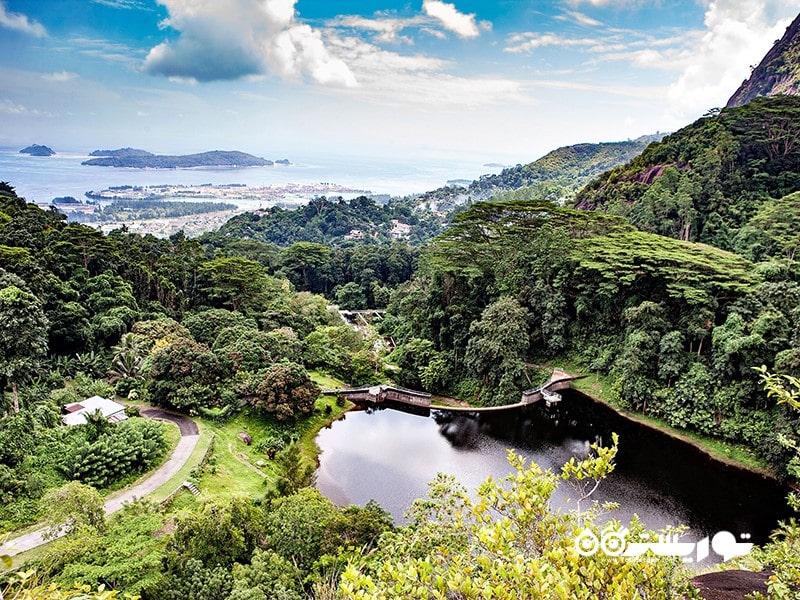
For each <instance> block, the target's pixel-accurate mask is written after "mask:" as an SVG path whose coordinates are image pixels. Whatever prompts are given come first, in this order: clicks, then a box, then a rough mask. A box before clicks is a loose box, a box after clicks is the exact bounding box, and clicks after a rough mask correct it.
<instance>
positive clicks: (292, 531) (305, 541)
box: [265, 487, 342, 575]
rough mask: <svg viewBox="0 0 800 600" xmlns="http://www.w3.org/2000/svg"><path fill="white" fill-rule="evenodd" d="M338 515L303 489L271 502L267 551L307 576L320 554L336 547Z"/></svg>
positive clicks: (316, 494) (330, 505)
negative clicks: (280, 557) (272, 551)
mask: <svg viewBox="0 0 800 600" xmlns="http://www.w3.org/2000/svg"><path fill="white" fill-rule="evenodd" d="M341 518H342V517H341V513H340V512H339V510H338V509H337V508H336V506H335V505H334V504H333V502H331V501H330V500H328V499H327V498H325V497H324V496H323V495H322V494H320V492H319V490H317V489H316V488H311V487H306V488H303V489H300V490H298V491H296V493H293V494H292V495H289V496H286V497H283V498H279V499H277V500H273V501H272V509H271V510H270V511H269V512H268V513H267V517H266V528H265V530H266V539H267V547H268V548H271V549H272V550H274V551H275V552H276V553H278V554H279V555H280V556H282V557H283V558H285V559H287V560H290V561H292V562H294V564H295V565H297V567H298V568H299V570H300V572H301V573H302V574H303V575H308V573H309V572H310V570H311V567H312V565H313V564H314V562H315V561H316V560H317V559H318V558H319V557H320V556H322V555H323V554H326V553H333V552H335V551H336V548H337V547H338V545H339V543H338V542H339V539H338V536H336V529H337V524H338V523H339V522H340V520H341Z"/></svg>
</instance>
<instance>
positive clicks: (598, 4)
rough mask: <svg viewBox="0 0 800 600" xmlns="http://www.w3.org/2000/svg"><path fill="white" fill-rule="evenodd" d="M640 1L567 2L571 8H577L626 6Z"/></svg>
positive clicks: (584, 0) (575, 0) (582, 0)
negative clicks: (587, 6)
mask: <svg viewBox="0 0 800 600" xmlns="http://www.w3.org/2000/svg"><path fill="white" fill-rule="evenodd" d="M641 1H642V0H567V2H568V3H569V4H572V5H573V6H579V5H581V4H589V5H591V6H597V7H601V6H614V5H616V6H624V5H626V4H634V3H639V2H641Z"/></svg>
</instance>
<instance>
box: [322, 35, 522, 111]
mask: <svg viewBox="0 0 800 600" xmlns="http://www.w3.org/2000/svg"><path fill="white" fill-rule="evenodd" d="M330 48H331V51H333V52H335V53H336V54H337V55H338V56H340V57H341V58H342V59H343V60H344V61H346V62H347V64H348V65H350V66H351V68H352V69H353V71H354V73H355V75H356V77H357V78H358V81H359V83H360V87H359V89H358V90H355V91H354V92H353V93H355V94H357V95H358V97H359V98H368V99H370V100H372V101H376V102H379V103H381V104H385V105H390V106H399V107H407V106H409V105H416V106H417V107H420V108H423V109H435V110H440V109H441V108H442V107H443V106H450V107H462V108H475V107H480V106H487V105H491V104H499V103H507V102H517V103H526V102H530V98H528V97H527V96H526V95H525V93H524V90H523V88H522V85H521V84H520V82H518V81H515V80H511V79H504V78H501V77H491V76H480V77H460V76H456V75H451V74H449V73H448V72H447V69H448V68H449V67H450V66H451V63H449V62H448V61H445V60H442V59H439V58H435V57H431V56H426V55H422V54H413V55H404V54H399V53H397V52H390V51H387V50H383V49H381V48H379V47H378V46H375V45H374V44H370V43H367V42H365V41H363V40H362V39H360V38H355V37H335V36H333V37H331V39H330Z"/></svg>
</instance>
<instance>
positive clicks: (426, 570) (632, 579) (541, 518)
mask: <svg viewBox="0 0 800 600" xmlns="http://www.w3.org/2000/svg"><path fill="white" fill-rule="evenodd" d="M616 449H617V448H616V443H615V444H614V446H612V447H610V448H600V447H598V446H594V451H595V452H596V455H595V456H592V457H590V458H589V459H586V460H583V461H575V460H573V461H571V462H570V463H568V464H567V465H565V466H564V468H563V469H562V471H561V473H560V474H556V473H553V472H551V471H549V470H548V471H543V470H542V469H541V468H539V467H538V465H536V464H535V463H531V464H530V465H526V464H525V462H524V460H523V459H521V458H520V457H518V456H516V455H514V454H513V452H510V453H509V462H510V464H511V466H512V468H513V471H512V473H511V474H510V475H508V476H507V477H506V478H504V479H503V480H502V481H494V480H493V479H491V478H489V479H487V480H486V481H485V482H484V483H483V484H482V485H481V486H480V487H479V488H478V490H477V494H476V496H475V498H474V499H473V497H472V496H470V495H468V494H467V493H466V490H464V489H463V488H461V487H460V486H457V485H456V484H455V482H454V480H453V479H452V478H448V477H446V476H443V475H440V476H439V478H438V479H437V480H436V481H435V482H434V483H433V484H432V486H431V493H430V497H429V499H428V500H427V501H418V502H417V503H416V504H415V506H414V508H413V509H412V511H411V512H410V516H411V523H410V524H409V525H407V526H405V527H402V528H399V529H397V530H395V531H391V532H387V533H385V534H384V535H383V536H382V537H381V541H380V547H379V549H378V550H377V551H376V552H374V553H372V554H371V555H370V557H369V558H368V559H367V560H366V561H364V559H363V558H360V560H359V562H353V563H351V564H350V565H349V567H348V568H347V570H346V571H345V573H344V575H343V577H342V580H341V584H340V592H341V593H342V594H343V596H344V597H345V598H352V599H359V600H367V599H370V600H372V599H375V600H378V599H380V600H389V599H391V600H406V599H407V600H420V599H423V598H430V599H432V598H459V599H462V600H473V599H474V600H478V599H485V598H492V599H494V600H516V599H518V598H552V599H556V598H558V599H567V598H662V599H664V600H682V599H683V598H684V597H685V594H687V593H690V591H691V590H692V589H693V588H692V587H691V586H690V584H689V583H688V575H687V573H686V572H685V571H684V570H683V569H682V568H681V565H680V563H679V559H675V558H664V557H658V556H654V555H652V554H650V553H648V554H646V555H642V556H638V557H621V556H612V555H608V554H607V553H605V552H602V551H601V552H596V553H594V554H589V555H588V556H587V555H584V554H582V553H580V552H579V551H578V550H579V549H578V546H577V543H576V540H577V539H578V536H579V535H580V534H581V533H582V532H583V531H586V530H587V529H588V530H589V531H591V532H592V535H595V536H596V537H597V538H598V539H599V538H600V536H601V535H603V533H610V532H614V534H615V535H616V536H619V537H620V539H628V540H637V541H638V540H639V539H655V534H654V533H651V532H646V531H645V530H644V528H643V527H642V525H641V523H639V522H638V520H636V519H635V520H634V521H633V522H631V523H630V525H629V531H625V530H623V528H622V526H621V524H620V523H619V522H616V521H613V520H612V521H610V522H609V523H608V524H607V525H606V526H605V528H604V529H603V532H602V533H601V532H600V529H601V527H600V525H598V524H596V523H595V519H596V517H597V515H598V513H599V510H600V507H598V506H597V505H593V506H592V507H591V508H589V509H588V510H584V511H582V512H581V511H580V510H578V511H576V512H562V511H559V512H552V511H551V509H550V505H549V500H550V498H551V497H552V494H553V492H554V491H555V489H556V488H557V487H558V484H559V482H560V481H565V482H567V483H568V484H571V485H572V486H573V488H574V490H575V492H576V493H577V495H578V498H576V499H583V500H585V499H587V498H588V497H589V496H590V495H591V493H592V491H593V490H594V489H596V487H597V485H598V484H599V483H600V481H602V479H603V478H604V477H605V476H606V475H607V474H608V473H609V472H611V470H612V469H613V460H614V457H615V455H616Z"/></svg>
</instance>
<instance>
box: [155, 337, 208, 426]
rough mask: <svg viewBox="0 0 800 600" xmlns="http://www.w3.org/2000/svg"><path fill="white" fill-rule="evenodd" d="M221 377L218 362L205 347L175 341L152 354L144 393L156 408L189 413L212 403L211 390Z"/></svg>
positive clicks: (178, 339) (184, 340) (189, 340)
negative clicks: (146, 393) (162, 407)
mask: <svg viewBox="0 0 800 600" xmlns="http://www.w3.org/2000/svg"><path fill="white" fill-rule="evenodd" d="M220 375H221V368H220V364H219V360H218V359H217V356H216V355H215V354H214V353H213V352H212V351H211V350H209V348H208V347H207V346H205V345H204V344H198V343H197V342H195V341H194V340H192V339H187V338H177V339H175V340H174V341H171V342H169V343H168V344H166V345H165V346H161V347H157V348H156V349H155V350H154V351H153V353H152V355H151V357H150V372H149V376H150V380H149V381H148V382H147V390H148V393H149V394H150V397H151V398H152V401H153V402H154V403H155V404H158V405H160V406H173V407H175V408H179V409H184V410H192V409H196V408H197V407H198V406H200V405H202V404H206V403H211V402H213V401H214V398H215V394H214V393H213V390H212V387H213V386H215V385H216V384H217V383H218V380H219V377H220Z"/></svg>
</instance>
